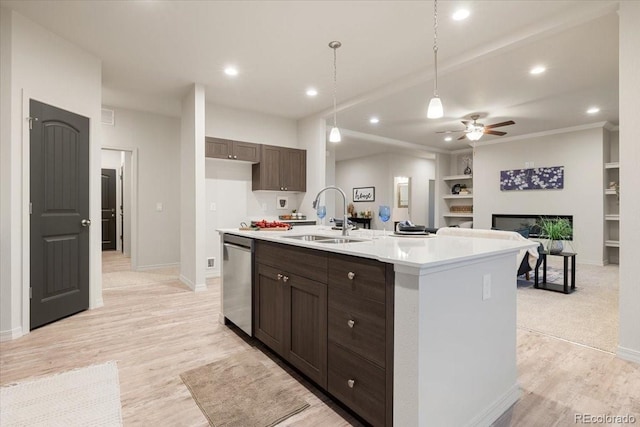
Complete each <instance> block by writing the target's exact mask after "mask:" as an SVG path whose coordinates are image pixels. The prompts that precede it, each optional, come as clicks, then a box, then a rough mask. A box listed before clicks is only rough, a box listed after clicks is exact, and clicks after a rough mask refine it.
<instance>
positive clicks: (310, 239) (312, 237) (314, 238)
mask: <svg viewBox="0 0 640 427" xmlns="http://www.w3.org/2000/svg"><path fill="white" fill-rule="evenodd" d="M284 237H286V238H287V239H296V240H304V241H306V242H316V241H320V240H327V239H333V237H329V236H318V235H316V234H303V235H301V236H284Z"/></svg>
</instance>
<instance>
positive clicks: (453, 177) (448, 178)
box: [442, 175, 473, 181]
mask: <svg viewBox="0 0 640 427" xmlns="http://www.w3.org/2000/svg"><path fill="white" fill-rule="evenodd" d="M442 179H443V180H444V181H462V180H465V179H473V175H451V176H445V177H444V178H442Z"/></svg>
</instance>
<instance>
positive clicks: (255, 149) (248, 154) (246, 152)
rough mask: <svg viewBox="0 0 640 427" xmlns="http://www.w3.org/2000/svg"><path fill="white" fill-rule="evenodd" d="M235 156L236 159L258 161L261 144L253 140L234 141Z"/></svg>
mask: <svg viewBox="0 0 640 427" xmlns="http://www.w3.org/2000/svg"><path fill="white" fill-rule="evenodd" d="M233 158H234V159H235V160H244V161H247V162H254V163H257V162H259V161H260V144H253V143H251V142H241V141H234V142H233Z"/></svg>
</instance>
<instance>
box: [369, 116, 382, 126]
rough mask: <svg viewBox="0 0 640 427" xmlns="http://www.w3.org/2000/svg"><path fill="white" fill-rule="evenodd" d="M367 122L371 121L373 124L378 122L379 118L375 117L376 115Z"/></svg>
mask: <svg viewBox="0 0 640 427" xmlns="http://www.w3.org/2000/svg"><path fill="white" fill-rule="evenodd" d="M369 123H371V124H373V125H375V124H376V123H380V119H379V118H377V117H371V118H370V119H369Z"/></svg>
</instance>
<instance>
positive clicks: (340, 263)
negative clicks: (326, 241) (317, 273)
mask: <svg viewBox="0 0 640 427" xmlns="http://www.w3.org/2000/svg"><path fill="white" fill-rule="evenodd" d="M329 259H330V262H329V265H330V268H329V289H331V288H335V289H338V290H340V291H342V292H346V293H349V294H352V295H353V296H357V297H363V298H368V299H372V300H374V301H378V302H381V303H384V302H385V280H386V277H385V271H386V264H383V263H381V262H378V261H374V260H369V259H365V258H357V257H350V256H344V255H339V256H338V255H333V254H330V255H329ZM351 277H352V278H351Z"/></svg>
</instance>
